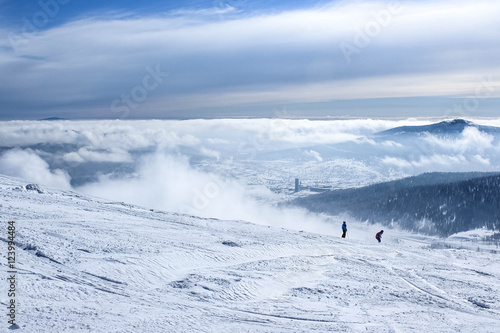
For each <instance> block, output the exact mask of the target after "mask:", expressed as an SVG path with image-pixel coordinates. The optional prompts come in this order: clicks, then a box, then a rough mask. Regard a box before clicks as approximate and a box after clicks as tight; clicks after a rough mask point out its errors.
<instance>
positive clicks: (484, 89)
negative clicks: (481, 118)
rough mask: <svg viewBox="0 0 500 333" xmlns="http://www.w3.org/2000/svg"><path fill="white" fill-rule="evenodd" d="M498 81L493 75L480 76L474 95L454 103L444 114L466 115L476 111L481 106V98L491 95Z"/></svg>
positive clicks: (495, 89)
mask: <svg viewBox="0 0 500 333" xmlns="http://www.w3.org/2000/svg"><path fill="white" fill-rule="evenodd" d="M498 86H499V82H496V81H495V79H494V77H493V75H492V74H490V75H488V76H487V77H482V78H481V79H480V83H479V84H478V85H477V86H476V88H475V89H474V95H473V96H471V97H468V98H466V99H464V100H463V101H462V103H455V104H453V106H451V107H450V108H448V109H447V110H446V112H445V115H446V116H459V117H460V116H467V115H471V114H473V113H474V112H477V111H478V110H479V108H480V107H481V99H483V98H488V97H491V96H492V95H493V94H494V93H495V92H496V91H497V89H498Z"/></svg>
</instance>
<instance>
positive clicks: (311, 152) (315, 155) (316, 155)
mask: <svg viewBox="0 0 500 333" xmlns="http://www.w3.org/2000/svg"><path fill="white" fill-rule="evenodd" d="M305 153H306V155H308V156H311V157H312V158H314V159H315V160H316V161H318V162H323V158H321V155H320V153H318V152H317V151H314V150H306V151H305Z"/></svg>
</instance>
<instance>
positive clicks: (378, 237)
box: [375, 230, 384, 243]
mask: <svg viewBox="0 0 500 333" xmlns="http://www.w3.org/2000/svg"><path fill="white" fill-rule="evenodd" d="M383 233H384V230H380V231H379V232H377V234H376V235H375V238H376V239H377V240H378V242H379V243H380V241H381V238H382V234H383Z"/></svg>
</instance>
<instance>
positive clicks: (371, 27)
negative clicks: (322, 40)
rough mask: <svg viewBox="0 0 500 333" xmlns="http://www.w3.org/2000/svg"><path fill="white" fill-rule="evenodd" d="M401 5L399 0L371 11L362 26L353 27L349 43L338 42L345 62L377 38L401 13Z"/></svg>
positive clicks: (349, 61)
mask: <svg viewBox="0 0 500 333" xmlns="http://www.w3.org/2000/svg"><path fill="white" fill-rule="evenodd" d="M402 11H403V6H402V5H401V2H400V1H393V2H391V3H389V5H388V6H387V8H386V9H382V10H379V11H376V12H375V11H373V12H371V15H370V16H371V20H369V21H368V22H366V24H365V25H364V27H362V28H359V27H356V28H355V29H354V37H353V39H352V42H351V43H346V42H342V43H340V45H339V47H340V51H342V54H343V55H344V58H345V60H346V61H347V63H351V62H352V57H353V56H354V55H356V54H360V53H361V51H362V50H363V49H364V48H366V47H368V46H369V45H370V44H371V42H372V40H373V39H375V38H377V37H378V36H379V35H380V34H381V33H382V31H383V30H384V29H386V28H387V27H389V25H390V24H391V23H392V22H393V19H394V17H395V16H397V15H399V14H401V12H402Z"/></svg>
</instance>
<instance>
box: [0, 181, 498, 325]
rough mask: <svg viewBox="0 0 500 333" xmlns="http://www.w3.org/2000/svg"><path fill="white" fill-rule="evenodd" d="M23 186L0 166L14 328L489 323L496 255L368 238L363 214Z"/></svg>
mask: <svg viewBox="0 0 500 333" xmlns="http://www.w3.org/2000/svg"><path fill="white" fill-rule="evenodd" d="M25 185H26V183H23V182H21V181H19V180H15V179H12V178H6V177H3V176H0V198H1V201H0V216H1V222H2V224H6V222H7V221H8V220H11V219H13V220H15V221H16V226H17V242H18V245H17V256H18V261H19V263H18V269H19V272H20V274H19V277H18V293H19V296H18V302H19V309H18V311H19V314H18V318H17V322H18V324H19V325H20V326H21V328H22V331H24V332H90V331H91V332H312V331H315V332H327V331H328V332H379V333H380V332H405V333H406V332H498V327H500V279H499V278H500V264H499V261H498V258H499V257H498V255H497V254H493V253H485V252H475V251H470V250H458V249H432V248H431V247H430V246H429V245H430V243H431V241H432V238H430V237H426V238H423V237H422V238H419V237H417V236H414V235H410V234H404V233H401V232H397V231H395V230H387V231H386V233H385V236H384V239H383V243H381V244H378V243H376V241H375V239H373V238H372V237H373V236H372V235H373V232H374V231H376V230H375V229H370V228H374V227H368V226H363V225H351V224H348V225H349V227H350V229H349V237H350V238H348V239H341V238H339V237H338V236H327V235H321V234H313V233H307V232H301V231H298V230H297V231H294V230H286V229H280V228H275V227H268V226H259V225H254V224H250V223H247V222H243V221H223V220H216V219H204V218H198V217H194V216H187V215H178V214H173V213H167V212H161V211H151V210H148V209H144V208H141V207H137V206H132V205H128V204H124V203H119V202H109V201H106V200H101V199H97V198H92V197H85V196H81V195H79V194H76V193H73V192H62V191H59V190H55V189H47V188H42V190H43V193H38V192H37V191H28V190H26V189H25ZM336 228H337V226H336V225H335V226H333V225H332V230H335V231H336ZM2 229H3V230H6V227H2ZM338 229H339V234H340V224H339V226H338ZM4 232H5V231H4ZM0 237H2V240H3V242H2V244H4V242H5V238H6V236H3V235H0ZM2 246H3V247H6V244H4V245H2ZM2 271H3V272H2V274H3V276H5V275H6V274H7V273H6V260H5V258H4V260H3V261H2ZM6 284H7V283H2V293H1V303H2V306H6V304H7V301H8V300H7V292H6V288H7V285H6ZM3 320H4V322H3V323H1V327H2V331H4V329H5V330H6V328H7V326H8V325H7V320H6V319H5V318H4V319H3Z"/></svg>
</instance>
